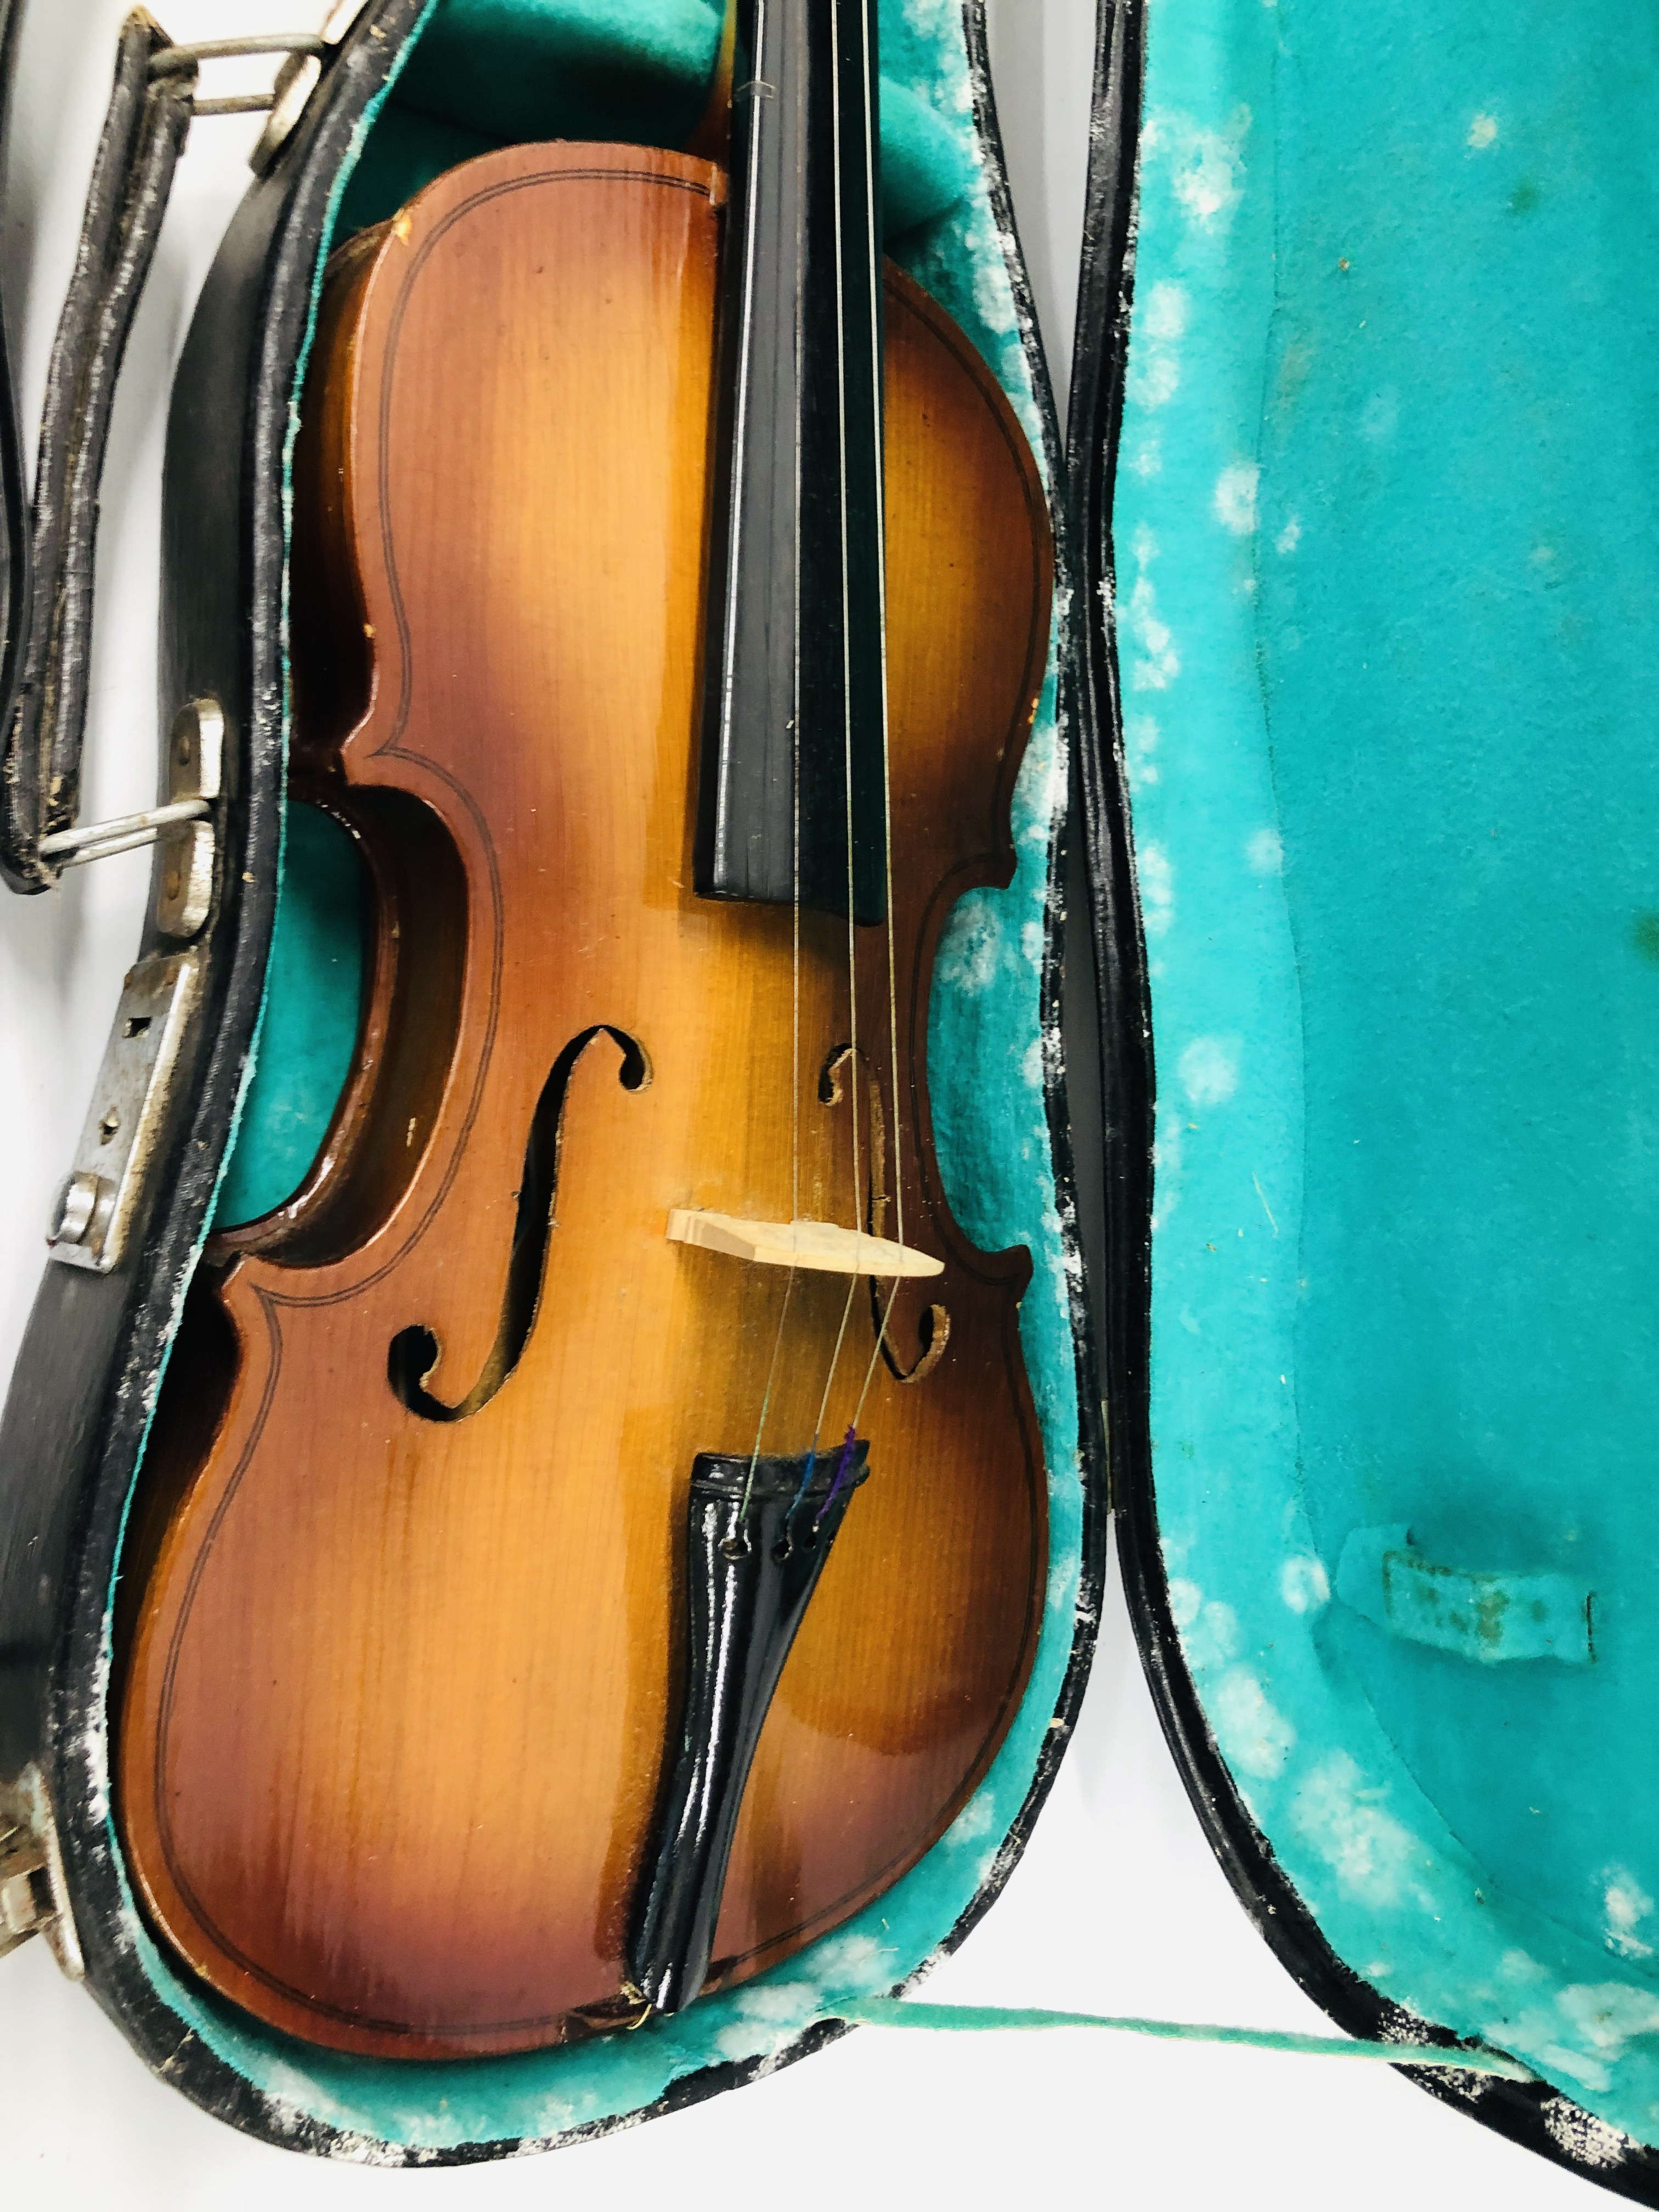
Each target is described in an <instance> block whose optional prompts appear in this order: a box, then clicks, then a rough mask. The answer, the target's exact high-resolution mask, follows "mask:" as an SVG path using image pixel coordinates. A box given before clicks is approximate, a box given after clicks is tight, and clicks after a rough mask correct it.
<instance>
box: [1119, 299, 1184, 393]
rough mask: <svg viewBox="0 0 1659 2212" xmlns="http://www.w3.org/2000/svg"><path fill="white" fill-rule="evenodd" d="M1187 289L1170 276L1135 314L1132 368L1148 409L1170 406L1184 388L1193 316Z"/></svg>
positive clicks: (1133, 376) (1135, 389)
mask: <svg viewBox="0 0 1659 2212" xmlns="http://www.w3.org/2000/svg"><path fill="white" fill-rule="evenodd" d="M1191 313H1192V307H1191V302H1190V301H1188V297H1187V294H1186V292H1185V290H1184V289H1183V288H1182V286H1181V285H1179V284H1172V283H1170V281H1169V279H1168V278H1167V277H1164V278H1162V279H1160V280H1159V282H1158V283H1156V284H1154V285H1153V287H1152V290H1151V291H1150V292H1149V293H1148V295H1146V305H1145V306H1144V307H1141V308H1140V309H1139V312H1138V313H1137V315H1136V317H1135V325H1134V335H1133V341H1132V343H1131V346H1130V356H1129V370H1130V375H1131V378H1132V380H1133V391H1134V397H1135V399H1136V401H1137V402H1138V403H1139V405H1140V406H1142V407H1146V408H1156V407H1166V406H1167V405H1168V404H1169V403H1170V400H1172V399H1173V398H1175V396H1176V392H1177V391H1179V389H1180V387H1181V351H1180V349H1181V341H1182V338H1184V337H1186V335H1187V325H1188V322H1189V320H1190V319H1191Z"/></svg>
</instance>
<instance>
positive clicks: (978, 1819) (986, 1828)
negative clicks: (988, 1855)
mask: <svg viewBox="0 0 1659 2212" xmlns="http://www.w3.org/2000/svg"><path fill="white" fill-rule="evenodd" d="M992 1817H993V1816H992V1813H991V1801H990V1799H989V1798H988V1797H987V1796H986V1794H985V1792H984V1791H983V1790H981V1792H980V1793H979V1795H978V1796H977V1797H970V1798H969V1801H968V1802H967V1803H966V1804H965V1805H964V1806H963V1808H962V1810H961V1812H960V1813H958V1814H957V1817H956V1819H955V1820H953V1821H952V1822H951V1825H950V1826H949V1827H948V1828H947V1829H946V1830H945V1848H946V1849H947V1850H957V1847H958V1846H959V1845H961V1844H977V1843H979V1842H981V1840H982V1839H983V1838H985V1837H987V1836H988V1835H989V1834H990V1832H991V1820H992Z"/></svg>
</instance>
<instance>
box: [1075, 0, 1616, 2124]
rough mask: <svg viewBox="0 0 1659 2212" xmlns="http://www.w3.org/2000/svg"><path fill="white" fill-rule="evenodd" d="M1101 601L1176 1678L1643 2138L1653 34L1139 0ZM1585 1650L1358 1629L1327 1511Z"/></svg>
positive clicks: (1451, 1961)
mask: <svg viewBox="0 0 1659 2212" xmlns="http://www.w3.org/2000/svg"><path fill="white" fill-rule="evenodd" d="M1147 39H1148V46H1147V75H1146V127H1145V135H1144V137H1143V142H1142V153H1141V163H1140V183H1141V193H1140V220H1139V240H1138V250H1137V261H1136V268H1135V301H1134V311H1133V313H1134V320H1133V331H1132V337H1131V349H1130V370H1129V381H1128V388H1127V402H1126V410H1125V416H1124V421H1123V427H1122V442H1121V466H1120V469H1119V472H1118V478H1117V485H1116V491H1115V515H1114V532H1113V535H1114V541H1115V547H1116V553H1117V562H1118V573H1117V589H1116V605H1117V609H1118V614H1119V623H1120V647H1121V659H1122V668H1123V683H1124V701H1125V713H1126V736H1127V746H1128V753H1129V760H1130V764H1131V773H1132V778H1133V807H1134V829H1135V839H1136V846H1137V854H1138V864H1139V878H1140V887H1141V895H1142V899H1143V902H1144V908H1145V914H1146V931H1147V949H1148V954H1149V958H1150V963H1151V988H1152V1013H1153V1022H1154V1034H1155V1042H1156V1052H1157V1064H1158V1156H1157V1185H1158V1188H1157V1200H1156V1225H1155V1229H1154V1239H1153V1310H1152V1347H1153V1360H1152V1436H1153V1437H1155V1439H1156V1444H1155V1448H1154V1449H1155V1468H1156V1476H1157V1498H1158V1516H1159V1523H1160V1528H1161V1533H1162V1537H1163V1543H1164V1558H1165V1561H1166V1565H1167V1567H1168V1570H1169V1573H1170V1596H1171V1601H1172V1606H1173V1608H1174V1610H1175V1613H1176V1620H1177V1623H1178V1626H1179V1628H1180V1631H1181V1635H1182V1646H1183V1649H1184V1651H1185V1654H1186V1657H1187V1660H1188V1665H1189V1666H1190V1668H1191V1670H1192V1674H1193V1677H1194V1681H1195V1683H1196V1685H1197V1687H1198V1690H1199V1692H1200V1697H1201V1698H1202V1699H1203V1702H1204V1705H1205V1708H1206V1712H1207V1714H1208V1717H1209V1719H1210V1723H1211V1725H1212V1728H1213V1730H1214V1733H1215V1735H1216V1738H1217V1741H1218V1744H1219V1747H1220V1749H1221V1752H1222V1753H1223V1755H1224V1756H1225V1759H1226V1760H1227V1762H1228V1765H1229V1766H1230V1767H1231V1771H1232V1774H1233V1776H1234V1778H1235V1780H1236V1782H1237V1785H1238V1787H1239V1789H1240V1790H1241V1792H1242V1793H1243V1797H1244V1799H1245V1802H1246V1803H1247V1805H1248V1806H1249V1809H1250V1810H1251V1812H1252V1813H1253V1814H1254V1816H1255V1820H1256V1821H1257V1823H1258V1825H1259V1826H1260V1827H1261V1829H1262V1831H1263V1832H1264V1833H1265V1835H1266V1837H1267V1840H1268V1842H1269V1843H1270V1844H1271V1845H1272V1847H1273V1852H1274V1854H1275V1855H1276V1857H1277V1860H1278V1863H1279V1867H1280V1868H1281V1869H1283V1871H1284V1873H1285V1876H1286V1877H1287V1878H1288V1879H1289V1880H1290V1881H1291V1883H1293V1884H1294V1885H1295V1887H1297V1890H1298V1892H1299V1893H1301V1895H1302V1896H1303V1898H1304V1899H1305V1900H1306V1902H1307V1904H1308V1905H1309V1907H1310V1910H1311V1911H1312V1912H1313V1913H1314V1915H1315V1917H1316V1919H1317V1921H1318V1923H1319V1925H1320V1927H1321V1929H1322V1931H1323V1933H1324V1935H1325V1936H1326V1937H1327V1939H1328V1941H1329V1942H1330V1943H1331V1945H1332V1946H1333V1947H1334V1949H1335V1951H1336V1952H1337V1954H1339V1956H1340V1958H1342V1959H1343V1960H1346V1962H1347V1963H1348V1964H1349V1965H1350V1966H1352V1968H1353V1969H1354V1970H1355V1972H1358V1974H1359V1975H1360V1976H1362V1977H1363V1978H1364V1979H1366V1980H1368V1981H1370V1983H1372V1984H1374V1985H1375V1986H1376V1987H1377V1988H1378V1989H1380V1990H1382V1991H1383V1993H1384V1994H1385V1995H1386V1996H1389V1997H1390V1998H1392V1999H1395V2000H1396V2001H1397V2002H1401V2003H1402V2004H1404V2005H1407V2006H1408V2007H1410V2008H1413V2009H1414V2010H1416V2011H1417V2012H1419V2013H1420V2014H1422V2015H1425V2016H1426V2017H1427V2018H1429V2019H1431V2020H1434V2021H1440V2022H1443V2024H1444V2025H1446V2026H1447V2027H1451V2028H1453V2029H1455V2030H1456V2031H1458V2032H1459V2033H1462V2034H1468V2035H1479V2036H1480V2037H1483V2038H1484V2039H1486V2040H1488V2041H1490V2042H1492V2043H1493V2044H1495V2045H1498V2046H1500V2047H1502V2048H1504V2049H1506V2050H1510V2051H1514V2052H1515V2053H1516V2055H1517V2056H1518V2057H1521V2058H1522V2059H1524V2060H1525V2061H1526V2063H1528V2064H1529V2065H1531V2066H1532V2067H1533V2068H1534V2069H1535V2070H1536V2071H1538V2072H1539V2073H1541V2074H1542V2075H1546V2076H1547V2078H1549V2079H1550V2080H1552V2081H1554V2082H1556V2083H1558V2084H1559V2086H1560V2087H1562V2088H1564V2089H1565V2090H1567V2091H1568V2092H1570V2093H1571V2094H1572V2095H1573V2096H1574V2097H1575V2098H1577V2100H1579V2101H1580V2102H1581V2103H1583V2104H1584V2105H1585V2106H1588V2107H1589V2109H1590V2110H1591V2111H1592V2112H1594V2113H1595V2114H1596V2115H1597V2116H1598V2118H1600V2119H1601V2120H1603V2121H1605V2122H1607V2123H1610V2124H1613V2126H1616V2127H1618V2128H1620V2129H1623V2130H1626V2131H1628V2132H1629V2133H1631V2134H1632V2135H1633V2136H1638V2137H1639V2138H1642V2139H1644V2140H1645V2141H1650V2142H1651V2141H1656V2140H1659V1903H1656V1899H1659V1730H1656V1729H1655V1727H1654V1725H1653V1713H1654V1708H1655V1704H1656V1698H1659V1602H1656V1595H1655V1593H1656V1589H1659V1482H1656V1480H1655V1473H1654V1438H1655V1436H1656V1434H1659V1267H1656V1264H1655V1260H1656V1254H1659V964H1656V962H1659V746H1656V744H1655V741H1654V708H1653V702H1654V671H1655V668H1656V665H1659V529H1656V526H1655V518H1656V515H1659V134H1656V132H1655V130H1654V127H1653V124H1654V117H1655V114H1656V112H1659V19H1656V17H1655V15H1654V12H1653V10H1652V9H1651V8H1650V7H1649V6H1646V5H1638V4H1636V0H1606V4H1603V5H1600V6H1597V7H1595V8H1593V9H1569V10H1563V9H1559V8H1558V7H1556V6H1555V5H1553V0H1516V4H1515V5H1514V6H1511V7H1510V8H1507V9H1493V8H1492V7H1491V6H1490V4H1489V3H1488V0H1422V4H1420V5H1419V6H1416V7H1413V8H1410V9H1401V8H1397V7H1396V8H1389V7H1384V6H1381V5H1377V4H1375V3H1374V0H1373V4H1361V5H1358V6H1355V5H1354V4H1352V0H1279V4H1278V5H1277V6H1276V7H1273V8H1264V7H1263V6H1262V5H1261V0H1159V5H1158V7H1157V8H1155V9H1152V10H1150V11H1149V13H1148V15H1147ZM1401 1526H1406V1527H1409V1528H1410V1530H1411V1534H1412V1538H1413V1542H1414V1544H1415V1545H1416V1546H1417V1547H1419V1548H1420V1550H1421V1552H1422V1553H1423V1555H1424V1557H1425V1559H1428V1560H1431V1561H1436V1562H1446V1563H1450V1564H1451V1565H1468V1566H1471V1567H1474V1568H1477V1569H1479V1570H1480V1572H1481V1573H1482V1574H1483V1575H1501V1576H1505V1577H1516V1578H1521V1577H1540V1576H1554V1577H1560V1578H1561V1585H1562V1586H1570V1587H1571V1589H1575V1590H1577V1591H1580V1592H1588V1591H1594V1593H1595V1613H1594V1638H1595V1652H1594V1657H1593V1661H1592V1662H1591V1663H1589V1664H1588V1665H1576V1666H1565V1665H1561V1664H1558V1663H1555V1662H1554V1661H1553V1660H1550V1659H1547V1658H1542V1657H1537V1658H1531V1659H1519V1660H1516V1662H1513V1663H1505V1664H1501V1665H1471V1664H1469V1663H1468V1658H1467V1656H1464V1655H1462V1654H1461V1653H1458V1652H1455V1651H1450V1650H1443V1649H1435V1648H1433V1647H1432V1646H1431V1644H1426V1643H1424V1642H1420V1641H1417V1640H1413V1638H1409V1637H1404V1636H1401V1635H1400V1634H1398V1633H1396V1632H1394V1631H1393V1629H1392V1628H1385V1627H1383V1626H1378V1625H1377V1623H1376V1621H1375V1620H1368V1619H1365V1618H1364V1617H1363V1614H1362V1612H1361V1611H1360V1610H1358V1609H1356V1608H1355V1607H1351V1606H1349V1605H1346V1604H1343V1603H1342V1602H1340V1601H1337V1600H1336V1589H1337V1587H1338V1584H1339V1571H1340V1561H1341V1558H1342V1553H1343V1549H1344V1547H1345V1545H1346V1543H1347V1541H1348V1540H1349V1538H1350V1536H1351V1534H1352V1532H1353V1531H1354V1530H1355V1529H1357V1528H1390V1527H1395V1528H1397V1527H1401Z"/></svg>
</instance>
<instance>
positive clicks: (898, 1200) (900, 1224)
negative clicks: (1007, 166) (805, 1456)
mask: <svg viewBox="0 0 1659 2212" xmlns="http://www.w3.org/2000/svg"><path fill="white" fill-rule="evenodd" d="M863 24H864V81H865V83H866V87H867V86H868V85H869V84H870V82H871V81H872V76H871V71H872V62H871V55H870V15H869V10H868V8H867V7H866V9H865V12H864V17H863ZM864 161H865V207H866V213H867V216H868V220H869V225H870V252H869V257H868V258H869V265H870V344H871V350H872V356H873V358H872V375H873V378H874V389H875V392H876V398H877V408H878V415H877V420H878V424H879V423H881V422H883V420H884V410H883V376H882V367H883V364H882V348H881V317H880V307H881V291H880V286H881V282H882V266H881V255H880V253H879V252H878V246H877V239H876V175H875V133H874V131H870V130H866V132H865V134H864ZM886 511H887V462H886V451H885V444H884V439H883V438H882V436H881V435H879V431H878V435H877V438H876V512H877V513H878V515H880V516H881V517H882V519H883V527H882V528H881V529H879V530H878V532H876V574H877V578H878V583H879V588H880V593H881V597H880V606H881V629H880V639H879V644H880V651H881V803H882V860H883V864H884V868H885V871H886V874H885V882H886V893H887V1052H888V1066H889V1070H890V1081H891V1084H892V1088H893V1114H892V1121H893V1203H894V1210H895V1212H896V1217H897V1228H898V1243H899V1245H900V1248H901V1249H902V1247H903V1243H904V1143H903V1129H902V1117H901V1115H900V1112H899V1056H898V974H897V968H896V959H897V955H896V950H895V946H894V934H895V933H894V928H893V772H892V723H891V716H890V712H889V709H888V703H887V531H886V526H885V525H886ZM902 1280H903V1278H902V1276H900V1275H895V1276H894V1278H893V1287H892V1289H891V1290H890V1291H889V1292H888V1294H887V1304H886V1305H885V1306H884V1308H883V1310H882V1316H881V1326H880V1328H878V1330H877V1331H876V1341H875V1344H874V1346H873V1348H872V1351H871V1353H870V1364H869V1365H868V1366H867V1367H866V1369H865V1370H864V1387H863V1389H861V1390H860V1392H859V1402H858V1406H857V1407H856V1409H855V1411H854V1415H853V1425H854V1428H856V1427H857V1426H858V1424H859V1420H860V1416H861V1415H862V1413H863V1412H864V1401H865V1400H866V1398H867V1397H868V1396H869V1395H870V1385H871V1384H872V1383H873V1382H874V1380H875V1376H876V1363H877V1362H878V1360H879V1358H881V1348H882V1346H883V1345H884V1343H885V1342H886V1340H887V1324H888V1322H890V1321H891V1319H892V1317H893V1308H894V1306H895V1304H896V1303H897V1299H898V1294H899V1285H900V1284H901V1282H902Z"/></svg>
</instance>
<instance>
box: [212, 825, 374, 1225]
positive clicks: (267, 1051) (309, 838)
mask: <svg viewBox="0 0 1659 2212" xmlns="http://www.w3.org/2000/svg"><path fill="white" fill-rule="evenodd" d="M367 898H368V888H367V881H366V878H365V874H364V870H363V865H362V861H361V860H359V858H358V856H357V848H356V845H355V844H354V843H353V842H352V841H351V839H350V837H349V836H348V835H347V833H346V832H345V831H344V830H343V829H342V828H341V827H340V825H339V823H337V822H336V821H335V820H334V819H333V817H331V816H330V815H327V814H324V813H322V812H321V811H319V809H318V808H316V807H314V806H301V805H289V810H288V823H287V849H286V851H285V853H284V855H283V880H282V888H281V892H280V895H279V896H278V899H277V905H276V927H275V930H274V932H273V934H272V939H271V948H270V983H269V987H268V990H267V994H266V1000H265V1014H264V1031H263V1034H262V1036H261V1040H260V1049H259V1067H258V1073H257V1074H256V1076H255V1079H254V1081H253V1083H252V1085H251V1086H250V1089H249V1093H248V1097H247V1100H246V1104H245V1105H244V1107H243V1109H242V1120H241V1126H240V1130H239V1131H238V1134H237V1141H236V1145H235V1147H234V1151H233V1152H232V1154H231V1158H230V1162H229V1164H228V1167H227V1169H226V1170H225V1176H224V1180H223V1181H222V1183H221V1184H220V1186H219V1201H218V1208H217V1212H216V1220H217V1222H218V1224H219V1225H221V1226H222V1227H228V1226H230V1225H233V1224H236V1223H240V1222H245V1221H252V1220H255V1219H257V1218H258V1216H259V1215H261V1214H263V1213H269V1212H270V1211H271V1209H272V1208H273V1207H275V1206H280V1205H281V1204H282V1203H283V1200H284V1199H285V1198H288V1197H289V1195H290V1194H292V1193H293V1192H294V1191H295V1189H296V1188H298V1186H299V1185H300V1183H301V1182H303V1181H304V1179H305V1176H306V1174H307V1170H309V1168H310V1166H311V1164H312V1162H313V1160H314V1159H315V1158H316V1156H317V1151H318V1147H319V1146H320V1145H321V1143H322V1140H323V1137H324V1134H325V1132H326V1130H327V1127H328V1124H329V1121H330V1119H331V1116H332V1115H333V1111H334V1106H335V1102H336V1100H337V1098H338V1097H339V1095H340V1091H341V1088H342V1086H343V1084H344V1082H345V1079H346V1076H347V1074H348V1073H349V1070H350V1066H351V1058H352V1054H353V1052H354V1051H355V1050H356V1043H357V1024H358V1022H359V1020H360V1018H361V1017H362V990H363V945H364V938H365V932H366V926H367Z"/></svg>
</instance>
